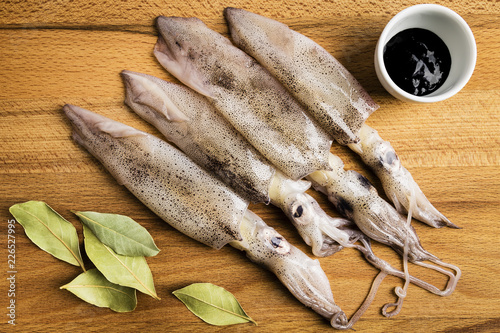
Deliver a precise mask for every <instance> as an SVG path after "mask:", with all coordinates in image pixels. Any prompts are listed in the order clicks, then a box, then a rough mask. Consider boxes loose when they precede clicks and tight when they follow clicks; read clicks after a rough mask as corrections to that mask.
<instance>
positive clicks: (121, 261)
mask: <svg viewBox="0 0 500 333" xmlns="http://www.w3.org/2000/svg"><path fill="white" fill-rule="evenodd" d="M83 235H84V244H85V250H86V252H87V255H88V257H89V259H90V260H91V261H92V262H93V263H94V265H95V266H96V268H97V269H98V270H99V271H100V272H101V273H102V274H103V275H104V276H105V277H106V279H108V281H110V282H113V283H116V284H119V285H121V286H125V287H130V288H134V289H137V290H139V291H141V292H143V293H145V294H148V295H150V296H152V297H154V298H156V299H160V298H159V297H158V295H156V291H155V286H154V283H153V275H152V274H151V270H150V269H149V266H148V264H147V262H146V258H144V257H142V256H135V257H131V256H123V255H120V254H117V253H116V252H115V251H113V249H111V248H110V247H109V246H106V245H105V244H103V243H101V241H99V239H98V238H97V237H96V236H95V235H94V233H93V232H92V230H90V228H89V227H87V226H86V225H85V224H84V225H83Z"/></svg>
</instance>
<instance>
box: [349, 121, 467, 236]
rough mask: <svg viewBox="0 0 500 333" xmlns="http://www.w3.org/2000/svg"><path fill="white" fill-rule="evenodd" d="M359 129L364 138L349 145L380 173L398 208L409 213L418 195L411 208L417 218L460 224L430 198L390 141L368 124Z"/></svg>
mask: <svg viewBox="0 0 500 333" xmlns="http://www.w3.org/2000/svg"><path fill="white" fill-rule="evenodd" d="M359 133H360V138H361V140H360V142H359V143H357V144H356V145H352V146H351V145H349V147H350V148H351V149H352V150H354V151H355V152H357V153H358V155H359V156H360V157H361V158H362V159H363V162H365V164H366V165H368V166H369V167H370V168H371V169H372V170H373V171H374V172H375V173H376V174H377V176H378V178H379V179H380V180H381V183H382V186H383V188H384V191H385V193H386V194H387V196H388V197H389V199H390V200H391V201H392V202H393V203H394V206H395V207H396V209H397V211H398V212H400V213H401V214H408V211H409V207H410V198H411V197H412V196H414V198H415V205H414V206H413V207H412V209H411V211H412V216H413V217H414V218H416V219H417V220H420V221H422V222H424V223H426V224H428V225H430V226H432V227H434V228H441V227H444V226H448V227H451V228H458V227H457V226H456V225H455V224H453V223H452V222H450V220H448V218H446V216H444V215H443V214H442V213H440V212H439V211H438V210H437V209H436V208H435V207H434V206H433V205H432V204H431V203H430V202H429V200H428V199H427V197H426V196H425V194H424V193H423V192H422V190H421V189H420V187H419V186H418V184H417V183H416V182H415V180H414V179H413V177H412V175H411V173H410V172H409V171H408V170H407V169H406V168H405V167H404V166H403V165H402V164H401V161H400V159H399V157H398V155H397V154H396V151H395V150H394V148H393V147H392V146H391V144H390V143H389V142H387V141H384V140H383V139H382V138H381V137H380V135H379V134H378V132H377V131H376V130H375V129H373V128H371V127H370V126H368V125H366V124H365V125H363V127H362V128H361V130H360V132H359Z"/></svg>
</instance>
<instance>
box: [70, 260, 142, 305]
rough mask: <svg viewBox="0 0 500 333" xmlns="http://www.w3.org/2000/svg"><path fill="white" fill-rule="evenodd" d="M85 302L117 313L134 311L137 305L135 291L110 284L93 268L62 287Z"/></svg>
mask: <svg viewBox="0 0 500 333" xmlns="http://www.w3.org/2000/svg"><path fill="white" fill-rule="evenodd" d="M61 289H66V290H68V291H70V292H72V293H73V294H75V295H76V296H78V297H79V298H81V299H83V300H84V301H85V302H87V303H90V304H93V305H95V306H99V307H104V308H110V309H111V310H113V311H116V312H130V311H133V310H134V309H135V307H136V305H137V298H136V295H135V289H134V288H129V287H123V286H120V285H118V284H115V283H112V282H109V281H108V280H107V279H106V278H105V277H104V275H102V273H101V272H99V271H98V270H97V269H95V268H92V269H89V270H88V271H87V272H85V273H82V274H80V275H78V276H77V277H76V278H75V279H74V280H73V281H71V282H70V283H68V284H66V285H64V286H62V287H61Z"/></svg>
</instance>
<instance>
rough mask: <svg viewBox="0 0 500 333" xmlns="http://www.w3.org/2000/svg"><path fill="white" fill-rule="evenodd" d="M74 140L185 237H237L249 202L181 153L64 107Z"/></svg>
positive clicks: (215, 242) (216, 242)
mask: <svg viewBox="0 0 500 333" xmlns="http://www.w3.org/2000/svg"><path fill="white" fill-rule="evenodd" d="M64 112H65V113H66V116H67V117H68V118H69V120H70V121H71V123H72V125H73V129H74V131H73V138H74V140H75V141H76V142H78V143H79V144H81V145H82V146H83V147H85V148H86V149H87V150H88V151H89V152H90V153H92V154H93V155H94V156H95V157H96V158H97V159H98V160H99V161H101V163H102V164H103V165H104V166H105V167H106V169H107V170H108V171H109V172H110V173H111V174H112V175H113V176H114V177H115V178H116V180H117V181H118V182H119V183H120V184H122V185H124V186H125V187H127V189H129V190H130V192H132V193H133V194H134V195H135V196H136V197H137V198H138V199H139V200H140V201H142V202H143V203H144V204H145V205H146V206H147V207H148V208H150V209H151V210H152V211H153V212H154V213H155V214H157V215H158V216H159V217H161V218H162V219H163V220H165V221H166V222H167V223H169V224H170V225H171V226H172V227H174V228H176V229H177V230H179V231H180V232H182V233H184V234H185V235H187V236H189V237H191V238H193V239H195V240H197V241H199V242H201V243H204V244H206V245H208V246H211V247H213V248H216V249H220V248H221V247H223V246H224V245H225V244H227V243H229V242H231V241H234V240H241V239H242V238H241V234H240V223H241V220H242V218H243V215H244V213H245V211H246V209H247V206H248V202H247V201H245V200H244V199H242V198H241V197H240V196H239V195H237V194H236V193H234V192H233V191H231V190H229V189H228V188H227V187H226V185H225V184H223V183H222V182H221V181H219V180H218V179H216V178H214V177H213V176H211V175H210V174H208V173H207V172H206V171H204V170H203V169H201V168H200V167H199V166H198V165H197V164H195V163H194V162H193V161H191V160H190V159H189V158H187V156H186V155H184V154H183V153H182V152H180V151H179V150H177V149H176V148H174V147H172V146H171V145H169V144H168V143H166V142H164V141H162V140H160V139H158V138H156V137H155V136H152V135H150V134H147V133H144V132H141V131H139V130H137V129H135V128H132V127H129V126H126V125H124V124H122V123H119V122H116V121H113V120H111V119H109V118H106V117H104V116H101V115H98V114H96V113H93V112H91V111H88V110H85V109H82V108H79V107H77V106H73V105H66V106H64Z"/></svg>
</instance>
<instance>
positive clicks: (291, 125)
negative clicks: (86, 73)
mask: <svg viewBox="0 0 500 333" xmlns="http://www.w3.org/2000/svg"><path fill="white" fill-rule="evenodd" d="M156 23H157V27H158V30H159V38H158V41H157V43H156V45H155V49H154V54H155V56H156V58H157V59H158V61H159V62H160V64H161V65H162V66H163V67H165V69H166V70H168V71H169V72H170V73H171V74H172V75H174V76H175V77H177V78H178V79H179V80H180V81H181V82H183V83H184V84H186V85H187V86H189V87H191V88H192V89H194V90H196V91H198V92H199V93H201V94H204V95H205V96H207V97H209V98H210V99H211V101H212V103H213V104H214V105H215V106H216V108H217V110H218V111H219V112H220V113H221V114H223V115H224V117H225V118H226V119H227V120H228V121H229V122H230V123H231V124H232V125H233V126H234V127H235V128H236V129H237V130H238V131H239V132H240V133H241V134H242V135H243V136H244V137H245V138H246V139H247V140H248V141H249V142H250V143H251V144H252V145H253V146H254V147H255V148H256V149H257V150H258V151H259V152H260V153H261V154H262V155H264V156H265V157H266V158H267V159H268V160H269V161H271V162H272V163H273V164H274V166H276V167H277V168H278V169H280V170H281V171H283V172H284V173H285V174H286V175H287V176H289V177H291V178H292V179H294V180H297V179H300V178H302V177H304V176H306V175H308V174H309V173H311V172H313V171H314V170H321V169H328V168H329V166H328V151H329V148H330V145H331V139H330V138H329V136H328V135H327V133H326V132H325V131H324V130H322V129H321V128H320V126H319V125H318V124H317V123H316V121H314V120H312V119H311V118H309V116H308V114H307V112H306V111H305V109H304V108H303V107H302V106H301V105H300V104H299V103H298V101H297V100H295V99H294V98H293V97H292V95H290V93H289V92H288V91H287V90H286V89H285V88H284V87H283V86H282V85H281V84H280V83H279V82H278V80H276V78H274V77H273V76H272V75H271V74H270V73H269V72H268V71H267V70H265V69H264V68H263V67H262V66H260V65H259V64H258V63H257V62H256V61H255V60H254V59H253V58H251V57H250V56H248V55H247V54H246V53H244V52H243V51H241V50H240V49H238V48H237V47H235V46H233V45H232V44H231V42H230V41H229V40H228V39H227V38H225V37H223V36H222V35H220V34H218V33H216V32H215V31H213V30H210V29H209V28H208V27H207V26H206V25H205V24H204V23H203V22H202V21H200V20H199V19H197V18H179V17H163V16H160V17H158V18H157V21H156ZM256 133H258V135H256Z"/></svg>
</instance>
